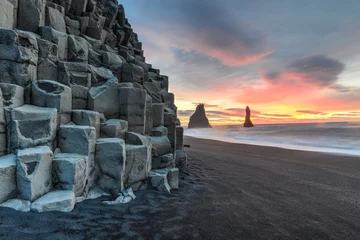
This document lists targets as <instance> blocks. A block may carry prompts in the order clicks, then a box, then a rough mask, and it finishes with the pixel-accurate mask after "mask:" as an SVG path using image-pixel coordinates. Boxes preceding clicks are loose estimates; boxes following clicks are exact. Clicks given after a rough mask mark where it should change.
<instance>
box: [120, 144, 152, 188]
mask: <svg viewBox="0 0 360 240" xmlns="http://www.w3.org/2000/svg"><path fill="white" fill-rule="evenodd" d="M149 162H150V163H149ZM149 165H151V155H149V151H148V147H147V146H145V145H131V144H126V164H125V175H124V183H125V188H127V187H131V186H132V185H134V184H135V183H138V182H142V181H144V180H146V179H147V176H148V173H149V171H150V169H148V166H149Z"/></svg>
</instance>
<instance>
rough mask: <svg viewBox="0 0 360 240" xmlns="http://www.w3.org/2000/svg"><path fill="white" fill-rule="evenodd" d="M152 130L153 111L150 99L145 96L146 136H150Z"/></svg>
mask: <svg viewBox="0 0 360 240" xmlns="http://www.w3.org/2000/svg"><path fill="white" fill-rule="evenodd" d="M152 128H153V109H152V98H151V97H150V95H148V94H146V102H145V133H146V134H148V135H151V134H152Z"/></svg>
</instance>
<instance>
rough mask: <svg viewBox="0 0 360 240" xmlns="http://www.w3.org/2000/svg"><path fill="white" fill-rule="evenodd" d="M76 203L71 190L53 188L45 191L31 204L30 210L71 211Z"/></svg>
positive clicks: (39, 211)
mask: <svg viewBox="0 0 360 240" xmlns="http://www.w3.org/2000/svg"><path fill="white" fill-rule="evenodd" d="M75 203H76V198H75V194H74V193H73V192H72V191H69V190H65V191H60V190H55V191H51V192H49V193H47V194H46V195H44V196H43V197H41V198H39V199H37V200H36V201H35V202H33V203H32V204H31V211H32V212H38V213H41V212H52V211H58V212H71V211H72V210H73V209H74V206H75Z"/></svg>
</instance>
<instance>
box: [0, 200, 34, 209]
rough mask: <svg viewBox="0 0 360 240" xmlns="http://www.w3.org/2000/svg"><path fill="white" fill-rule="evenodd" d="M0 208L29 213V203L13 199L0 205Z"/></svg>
mask: <svg viewBox="0 0 360 240" xmlns="http://www.w3.org/2000/svg"><path fill="white" fill-rule="evenodd" d="M0 207H6V208H11V209H14V210H16V211H20V212H30V207H31V202H30V201H26V200H23V199H17V198H15V199H10V200H8V201H6V202H4V203H2V204H0Z"/></svg>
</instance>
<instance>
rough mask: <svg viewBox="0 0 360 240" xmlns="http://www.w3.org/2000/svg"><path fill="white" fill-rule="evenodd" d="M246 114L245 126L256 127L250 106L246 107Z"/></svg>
mask: <svg viewBox="0 0 360 240" xmlns="http://www.w3.org/2000/svg"><path fill="white" fill-rule="evenodd" d="M245 112H246V116H245V122H244V127H254V124H253V123H252V122H251V119H250V117H251V111H250V108H249V107H248V106H247V107H246V110H245Z"/></svg>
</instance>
